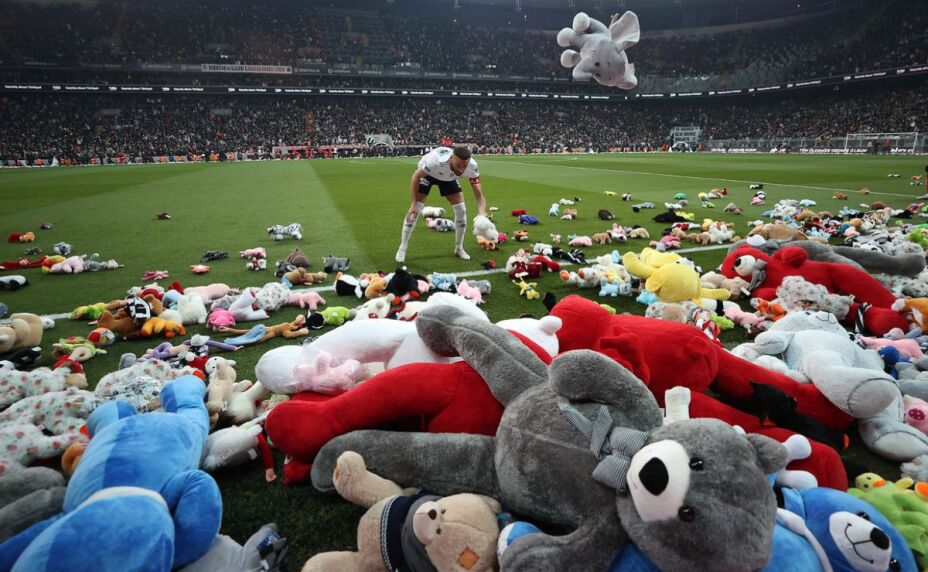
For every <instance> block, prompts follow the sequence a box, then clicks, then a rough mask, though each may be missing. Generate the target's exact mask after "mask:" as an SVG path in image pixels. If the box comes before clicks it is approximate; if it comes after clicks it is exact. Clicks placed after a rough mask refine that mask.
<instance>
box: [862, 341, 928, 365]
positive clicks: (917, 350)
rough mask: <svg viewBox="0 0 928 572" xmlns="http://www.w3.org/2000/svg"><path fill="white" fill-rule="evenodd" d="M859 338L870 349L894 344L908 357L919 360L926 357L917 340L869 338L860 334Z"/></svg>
mask: <svg viewBox="0 0 928 572" xmlns="http://www.w3.org/2000/svg"><path fill="white" fill-rule="evenodd" d="M858 339H859V340H860V341H861V343H863V344H864V347H865V348H867V349H868V350H878V349H880V348H883V347H886V346H893V347H894V348H896V349H897V350H899V353H900V354H902V355H903V356H905V357H907V358H910V359H916V360H919V359H922V358H923V357H925V354H924V352H922V348H921V346H919V345H918V342H917V341H915V340H911V339H905V338H903V339H898V340H892V339H887V338H868V337H866V336H860V338H858Z"/></svg>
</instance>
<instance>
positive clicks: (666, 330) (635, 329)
mask: <svg viewBox="0 0 928 572" xmlns="http://www.w3.org/2000/svg"><path fill="white" fill-rule="evenodd" d="M551 315H552V316H556V317H558V318H560V319H561V321H562V323H563V325H562V326H561V329H560V330H559V331H558V333H557V337H558V340H559V342H560V351H562V352H565V351H570V350H578V349H592V350H595V351H598V352H600V353H604V354H606V355H608V356H610V357H612V358H613V359H615V360H617V361H619V362H620V363H622V365H624V366H625V367H627V368H628V369H630V370H631V371H632V372H634V373H635V375H637V376H638V377H639V378H640V379H641V380H642V381H644V382H645V383H646V384H647V385H648V388H649V389H650V390H651V392H652V393H653V394H654V396H655V397H656V398H657V401H658V402H659V403H660V404H662V405H663V403H664V394H665V393H666V391H667V390H668V389H671V388H673V387H676V386H683V387H687V388H689V389H690V391H691V395H692V397H691V399H692V401H691V404H690V417H694V418H701V417H712V418H715V419H721V420H722V421H725V422H727V423H730V424H732V425H739V426H741V427H742V428H743V429H744V430H745V431H747V432H749V433H761V434H764V435H767V436H768V437H771V438H774V439H776V440H778V441H785V440H786V439H787V438H788V437H789V436H791V435H793V432H792V431H788V430H786V429H783V428H778V427H771V426H768V425H764V424H762V423H761V421H760V419H758V418H757V417H756V416H752V415H749V414H747V413H744V412H743V411H739V410H738V409H735V408H733V407H731V406H729V405H726V404H724V403H722V402H720V401H718V400H716V399H714V398H712V397H710V396H708V395H705V394H704V392H705V391H706V390H708V389H710V388H711V389H712V390H714V391H715V392H717V393H718V394H720V395H722V396H724V397H726V398H729V399H732V400H735V401H741V402H748V401H750V399H751V397H752V395H753V394H754V391H755V389H754V386H753V385H752V382H754V383H758V384H765V385H769V386H772V387H774V388H776V389H779V390H780V391H782V392H785V393H787V394H788V395H790V396H792V397H793V398H794V399H795V400H796V403H797V411H798V412H799V413H801V414H803V415H806V416H809V417H812V418H813V419H815V420H817V421H819V422H820V423H822V424H823V425H824V426H826V427H828V428H829V429H832V430H836V431H844V430H846V429H847V428H848V426H849V425H850V423H851V422H852V421H853V418H852V417H851V416H850V415H848V414H846V413H844V412H843V411H841V410H839V409H838V408H837V407H835V406H834V405H833V404H832V403H831V402H829V401H828V400H827V399H826V398H825V397H824V396H823V395H822V394H821V393H820V392H819V390H818V389H817V388H816V387H815V386H814V385H812V384H802V383H798V382H796V381H795V380H793V379H791V378H789V377H786V376H784V375H782V374H779V373H776V372H773V371H770V370H767V369H764V368H762V367H759V366H756V365H754V364H753V363H751V362H748V361H745V360H743V359H741V358H738V357H736V356H734V355H732V354H731V353H729V352H727V351H725V350H724V349H722V348H721V347H719V346H718V345H716V344H715V343H713V342H712V340H710V339H708V338H707V337H706V336H705V335H704V334H703V333H702V332H701V331H699V330H697V329H696V328H694V327H692V326H690V325H687V324H679V323H676V322H670V321H667V320H656V319H652V318H645V317H643V316H635V315H631V314H616V315H613V314H610V313H609V312H607V311H606V310H604V309H603V308H602V307H601V306H600V305H599V304H596V303H595V302H592V301H590V300H587V299H586V298H582V297H580V296H576V295H571V296H567V297H565V298H564V299H563V300H561V301H560V302H558V303H557V304H556V305H555V306H554V307H553V308H552V309H551ZM810 441H811V443H812V456H811V457H810V458H809V459H806V460H805V461H799V462H794V463H791V464H790V468H791V469H797V470H805V471H809V472H810V473H812V474H813V475H815V476H816V478H817V479H818V480H819V485H820V486H827V487H831V488H837V489H841V490H844V489H846V488H847V475H846V472H845V470H844V465H843V463H842V461H841V458H840V457H839V456H838V453H837V452H836V451H835V450H834V449H832V448H831V447H828V446H826V445H823V444H821V443H819V442H816V441H812V440H811V439H810Z"/></svg>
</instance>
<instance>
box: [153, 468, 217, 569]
mask: <svg viewBox="0 0 928 572" xmlns="http://www.w3.org/2000/svg"><path fill="white" fill-rule="evenodd" d="M160 492H161V496H162V497H164V500H165V501H166V502H167V503H168V508H169V509H170V510H171V514H172V515H173V516H174V567H175V568H178V567H180V566H186V565H188V564H191V563H192V562H195V561H196V560H198V559H199V558H200V557H201V556H203V555H204V554H206V552H207V551H208V550H209V547H210V545H211V544H212V543H213V539H214V538H215V537H216V535H217V534H219V526H220V524H221V523H222V496H221V494H220V493H219V486H218V485H216V481H214V480H213V477H211V476H209V475H208V474H206V473H204V472H203V471H184V472H182V473H179V474H177V475H174V476H173V477H171V479H170V480H169V481H168V482H167V483H166V484H165V485H164V487H162V489H161V491H160Z"/></svg>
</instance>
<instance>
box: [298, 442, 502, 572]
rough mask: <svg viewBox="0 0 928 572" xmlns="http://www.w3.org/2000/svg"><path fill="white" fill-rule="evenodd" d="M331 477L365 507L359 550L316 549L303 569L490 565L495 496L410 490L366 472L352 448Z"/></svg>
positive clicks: (474, 568)
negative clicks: (315, 552) (426, 492)
mask: <svg viewBox="0 0 928 572" xmlns="http://www.w3.org/2000/svg"><path fill="white" fill-rule="evenodd" d="M334 481H335V489H336V490H337V491H338V493H339V494H340V495H342V497H344V498H345V499H346V500H348V501H350V502H352V503H355V504H358V505H360V506H364V507H368V508H369V510H368V511H367V512H366V513H365V514H364V516H362V517H361V521H360V522H359V523H358V552H325V553H322V554H317V555H316V556H313V557H312V558H310V559H309V560H308V561H307V562H306V564H305V565H304V566H303V572H329V571H332V570H339V571H340V572H352V571H368V570H369V571H371V572H381V571H383V570H384V569H387V570H396V569H398V568H409V569H412V570H418V569H424V568H423V565H424V564H427V565H430V566H431V567H433V568H434V569H437V570H441V571H442V572H446V571H447V572H452V571H460V572H484V571H491V570H494V569H495V567H496V545H497V539H498V537H499V526H498V524H497V520H496V515H497V514H498V513H499V512H500V505H499V503H498V502H497V501H495V500H493V499H491V498H489V497H485V496H481V495H473V494H459V495H453V496H449V497H435V496H431V495H425V494H422V493H413V494H409V493H411V492H412V491H410V490H405V491H404V490H403V489H400V487H399V486H398V485H397V484H396V483H394V482H392V481H388V480H386V479H384V478H382V477H379V476H377V475H375V474H373V473H371V472H369V471H368V470H367V467H366V465H365V464H364V459H362V458H361V456H360V455H359V454H357V453H354V452H352V451H348V452H345V453H343V454H342V455H341V456H340V457H339V458H338V461H337V463H336V466H335V471H334Z"/></svg>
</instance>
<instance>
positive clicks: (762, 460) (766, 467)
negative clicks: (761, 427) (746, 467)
mask: <svg viewBox="0 0 928 572" xmlns="http://www.w3.org/2000/svg"><path fill="white" fill-rule="evenodd" d="M745 437H746V438H747V440H748V442H750V443H751V446H752V447H754V453H755V455H756V456H757V464H758V466H760V468H761V470H762V471H763V472H764V474H767V475H769V474H771V473H775V472H777V471H779V470H780V469H783V468H785V467H786V464H787V463H788V462H789V453H788V451H787V450H786V447H784V446H783V444H782V443H780V442H778V441H774V440H773V439H771V438H770V437H766V436H764V435H758V434H756V433H749V434H747V435H745Z"/></svg>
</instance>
